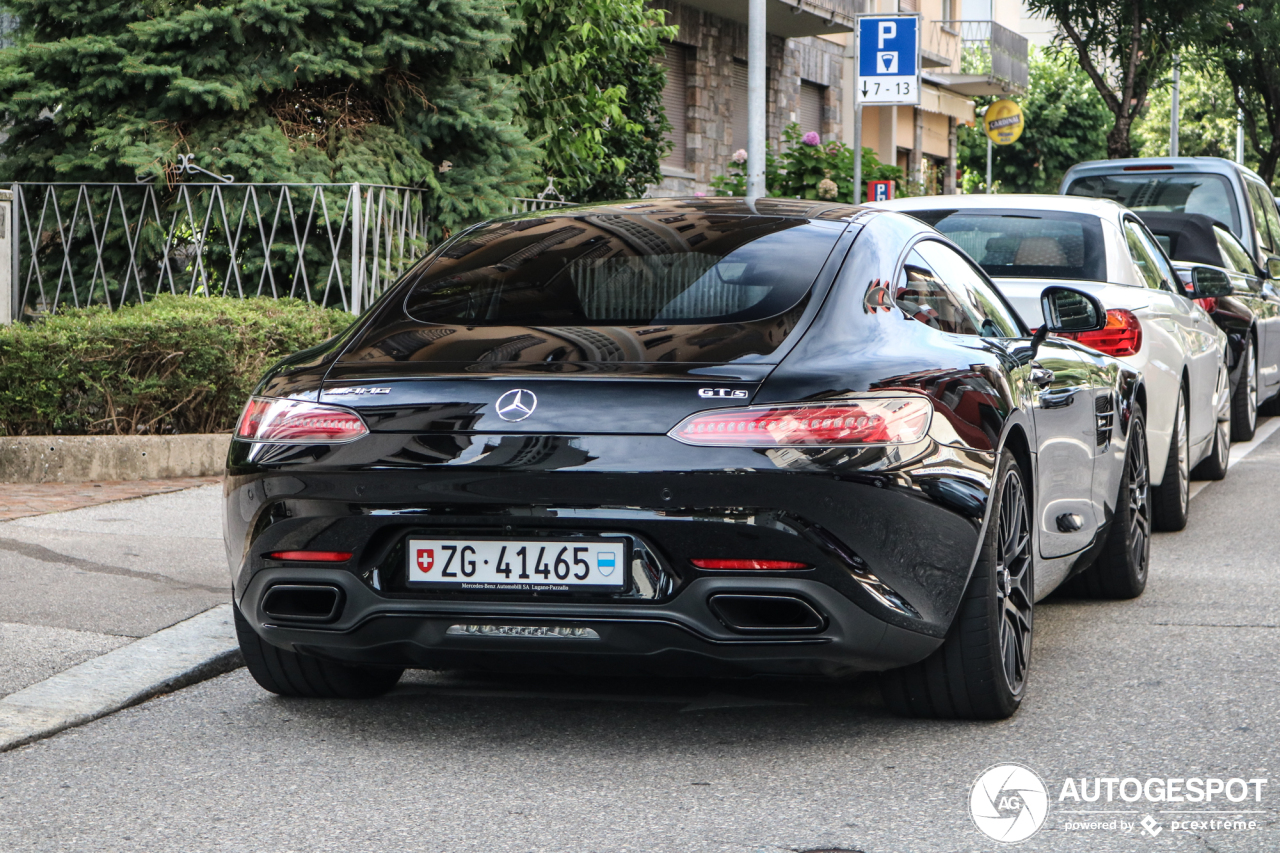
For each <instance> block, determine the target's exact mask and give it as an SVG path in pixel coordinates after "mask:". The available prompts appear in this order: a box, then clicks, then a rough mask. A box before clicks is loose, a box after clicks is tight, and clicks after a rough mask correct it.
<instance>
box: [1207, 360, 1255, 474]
mask: <svg viewBox="0 0 1280 853" xmlns="http://www.w3.org/2000/svg"><path fill="white" fill-rule="evenodd" d="M1241 358H1243V359H1244V360H1245V362H1244V364H1242V365H1240V384H1239V385H1237V386H1236V392H1235V393H1234V394H1232V395H1231V440H1232V441H1252V440H1253V434H1254V433H1255V432H1256V431H1257V429H1258V345H1257V344H1256V343H1254V340H1253V338H1252V337H1250V338H1249V345H1248V346H1247V347H1245V348H1244V355H1242V356H1241ZM1210 479H1220V478H1218V477H1211V478H1210Z"/></svg>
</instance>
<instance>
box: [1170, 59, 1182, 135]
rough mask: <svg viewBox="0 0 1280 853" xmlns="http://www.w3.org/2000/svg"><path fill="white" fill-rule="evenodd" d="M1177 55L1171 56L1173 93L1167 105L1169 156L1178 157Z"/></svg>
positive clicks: (1178, 70)
mask: <svg viewBox="0 0 1280 853" xmlns="http://www.w3.org/2000/svg"><path fill="white" fill-rule="evenodd" d="M1179 65H1180V63H1179V62H1178V55H1177V54H1176V53H1175V54H1174V55H1173V91H1172V92H1171V93H1170V104H1169V156H1170V157H1177V156H1178V82H1179V78H1180V77H1181V76H1182V75H1181V74H1180V73H1179V72H1180V71H1181V69H1180V68H1179Z"/></svg>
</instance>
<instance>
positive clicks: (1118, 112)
mask: <svg viewBox="0 0 1280 853" xmlns="http://www.w3.org/2000/svg"><path fill="white" fill-rule="evenodd" d="M1221 3H1222V0H1176V2H1171V0H1027V4H1026V6H1027V8H1028V9H1029V10H1030V11H1031V12H1033V13H1037V14H1039V15H1042V16H1044V17H1047V18H1048V19H1049V20H1051V21H1053V22H1055V23H1056V24H1057V25H1058V28H1059V30H1060V31H1061V33H1062V36H1061V37H1060V40H1059V41H1058V42H1057V45H1056V46H1057V49H1058V50H1059V51H1061V52H1062V53H1064V54H1066V55H1067V56H1070V57H1072V58H1073V60H1074V61H1075V62H1077V63H1078V64H1079V65H1080V67H1081V68H1083V69H1084V71H1085V73H1086V74H1088V76H1089V78H1090V80H1091V81H1092V82H1093V84H1094V88H1096V89H1097V91H1098V94H1099V95H1101V96H1102V102H1103V104H1104V105H1105V106H1106V108H1107V110H1108V111H1109V112H1110V113H1111V127H1110V128H1109V129H1108V132H1107V156H1109V157H1112V158H1117V157H1128V156H1130V155H1131V154H1132V142H1131V140H1130V131H1131V129H1132V126H1133V122H1134V121H1136V120H1137V118H1138V116H1140V115H1141V114H1142V113H1143V111H1144V110H1145V109H1146V105H1147V94H1148V92H1149V91H1150V90H1151V89H1152V88H1153V87H1157V86H1159V85H1162V81H1163V80H1164V78H1165V75H1166V73H1167V72H1168V69H1169V62H1170V60H1171V58H1172V56H1173V53H1174V52H1175V51H1177V50H1178V49H1180V48H1182V47H1185V46H1188V45H1191V44H1195V43H1196V40H1197V38H1199V37H1200V36H1201V33H1202V28H1203V20H1202V17H1203V15H1204V14H1205V13H1206V11H1207V10H1208V9H1210V8H1211V7H1213V6H1216V5H1221ZM1064 59H1065V57H1064Z"/></svg>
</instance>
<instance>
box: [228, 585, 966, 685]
mask: <svg viewBox="0 0 1280 853" xmlns="http://www.w3.org/2000/svg"><path fill="white" fill-rule="evenodd" d="M297 583H305V584H331V585H333V586H336V587H338V588H340V589H341V590H342V602H343V604H342V609H341V616H340V618H339V619H338V620H337V621H336V622H334V623H333V624H331V625H323V626H302V625H287V624H281V623H280V622H279V620H275V619H273V618H272V617H271V616H270V615H268V614H266V613H264V612H263V610H262V607H261V604H262V600H263V596H264V594H265V593H266V591H267V590H268V589H270V588H271V587H272V586H275V585H279V584H297ZM744 593H745V594H750V595H766V596H769V597H771V598H775V599H776V598H791V599H800V600H802V601H804V602H806V603H807V604H809V605H810V606H811V607H812V608H813V610H814V611H816V612H817V613H818V614H820V615H821V617H822V623H823V625H822V627H821V628H820V629H817V630H805V631H795V632H783V633H780V634H777V635H770V636H759V635H754V636H753V635H745V634H742V633H739V632H735V631H733V630H731V629H730V628H728V627H726V625H725V624H724V623H723V622H722V621H721V619H720V617H719V616H718V615H717V614H716V612H715V611H714V609H713V606H712V605H711V604H710V602H712V601H713V600H714V599H716V597H717V596H723V595H726V594H734V595H741V594H744ZM240 606H241V609H242V612H243V613H244V614H245V616H246V618H247V619H248V621H249V623H250V624H251V625H252V626H253V627H254V630H256V631H257V632H258V633H259V634H260V635H261V636H262V637H263V639H265V640H266V641H267V642H269V643H271V644H272V645H275V646H279V647H281V648H286V649H291V650H294V651H299V652H302V653H304V654H310V655H313V656H317V657H322V658H326V659H329V660H334V661H340V662H344V663H354V664H371V665H392V666H404V667H411V668H431V669H453V668H466V669H480V670H497V671H509V672H528V671H544V672H545V671H559V670H566V671H573V672H600V673H618V672H620V671H621V672H635V673H647V674H661V675H705V674H741V675H748V674H794V675H818V676H829V677H835V676H840V675H845V674H848V673H851V672H858V671H868V670H882V669H887V668H892V667H896V666H903V665H906V664H909V663H913V662H915V661H918V660H921V659H923V658H924V657H926V656H928V655H929V654H930V653H931V652H932V651H933V650H934V649H936V648H937V647H938V646H939V645H940V644H941V640H940V639H939V638H937V637H930V636H926V635H924V634H921V633H918V632H915V631H909V630H906V629H903V628H900V627H897V626H894V625H890V624H888V623H886V622H885V621H883V620H881V619H878V618H876V617H875V616H873V615H871V614H870V613H868V612H867V611H866V610H864V609H863V608H861V607H859V606H858V605H856V604H854V603H853V602H852V601H850V600H849V599H848V598H846V597H845V596H843V595H841V594H840V593H839V592H836V591H835V590H834V589H832V588H831V587H829V586H827V585H826V584H823V583H821V582H818V581H813V580H805V579H799V578H797V579H785V578H759V579H755V580H752V581H751V582H750V583H746V582H744V581H743V580H742V579H740V578H701V579H698V580H695V581H692V582H691V583H689V584H688V586H687V587H686V588H684V589H683V590H682V591H681V592H680V593H679V594H678V595H676V596H675V597H674V598H673V599H672V600H671V601H669V602H667V603H666V604H665V605H663V606H661V607H657V608H655V607H651V606H643V605H632V606H627V605H621V606H620V605H573V604H556V605H551V606H549V605H546V604H530V603H499V602H494V603H491V604H487V605H480V604H476V603H459V602H447V601H409V600H388V599H386V598H384V597H382V596H379V595H377V594H376V593H375V592H374V591H372V590H370V589H369V588H368V587H366V586H365V585H364V584H363V583H361V582H360V581H359V580H358V579H357V578H355V577H354V576H353V575H351V574H350V573H349V572H344V571H341V570H336V569H327V570H326V569H311V570H306V571H298V570H295V569H270V570H266V571H263V572H260V573H258V575H257V576H255V578H254V580H253V581H252V582H251V583H250V585H249V588H248V589H247V590H246V592H245V595H244V596H243V597H242V598H241V602H240ZM509 628H524V629H533V630H532V631H527V632H525V633H524V634H523V635H521V634H519V633H515V632H512V634H506V635H504V634H501V633H498V631H501V630H503V629H509ZM451 629H452V630H451ZM494 629H497V630H494ZM548 629H552V630H558V634H556V635H553V636H545V634H546V633H551V631H550V630H548ZM566 629H577V630H566ZM582 629H587V630H585V631H584V630H582ZM536 632H542V633H543V634H544V635H542V636H539V635H538V633H536Z"/></svg>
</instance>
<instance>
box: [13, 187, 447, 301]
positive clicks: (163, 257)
mask: <svg viewBox="0 0 1280 853" xmlns="http://www.w3.org/2000/svg"><path fill="white" fill-rule="evenodd" d="M214 178H215V179H216V180H215V181H212V182H209V183H179V184H176V185H174V186H172V187H165V186H154V185H151V184H137V183H135V184H123V183H119V184H67V183H20V184H14V185H13V211H14V212H13V222H12V226H11V229H12V230H11V231H10V233H11V234H12V235H13V236H14V237H15V241H14V244H13V245H14V249H15V251H14V253H13V257H12V261H11V262H12V274H13V283H14V297H15V298H14V302H15V308H16V309H17V310H15V311H14V315H15V318H16V317H19V316H28V317H30V316H33V315H40V314H49V313H53V312H55V311H57V310H58V309H59V308H62V307H66V306H77V307H79V306H87V305H106V306H109V307H113V308H114V307H118V306H119V305H121V304H125V303H130V302H142V301H146V300H148V299H150V298H152V297H154V296H155V295H157V294H161V293H173V294H187V295H192V296H234V297H246V296H272V297H282V296H292V297H297V298H301V299H305V300H307V301H310V302H315V303H318V304H321V305H327V306H335V307H336V306H341V307H342V308H345V309H347V310H349V311H352V312H354V313H360V311H361V310H362V308H363V307H365V306H367V305H368V304H369V303H370V302H371V301H372V300H373V299H375V298H377V296H378V295H379V294H380V293H381V292H382V290H383V289H384V288H385V287H386V286H387V285H389V284H390V283H391V282H393V281H395V279H396V278H398V277H399V276H400V274H401V273H403V272H404V271H405V270H406V269H407V268H408V267H409V265H410V264H412V263H413V261H414V260H415V259H417V258H418V257H420V256H421V255H422V254H424V253H425V251H426V249H427V237H428V233H427V230H428V226H429V224H430V221H429V216H428V210H427V196H426V191H425V190H420V189H411V188H407V187H393V186H379V185H369V184H354V183H353V184H236V183H230V182H220V181H222V180H223V179H222V178H221V177H219V176H214Z"/></svg>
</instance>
